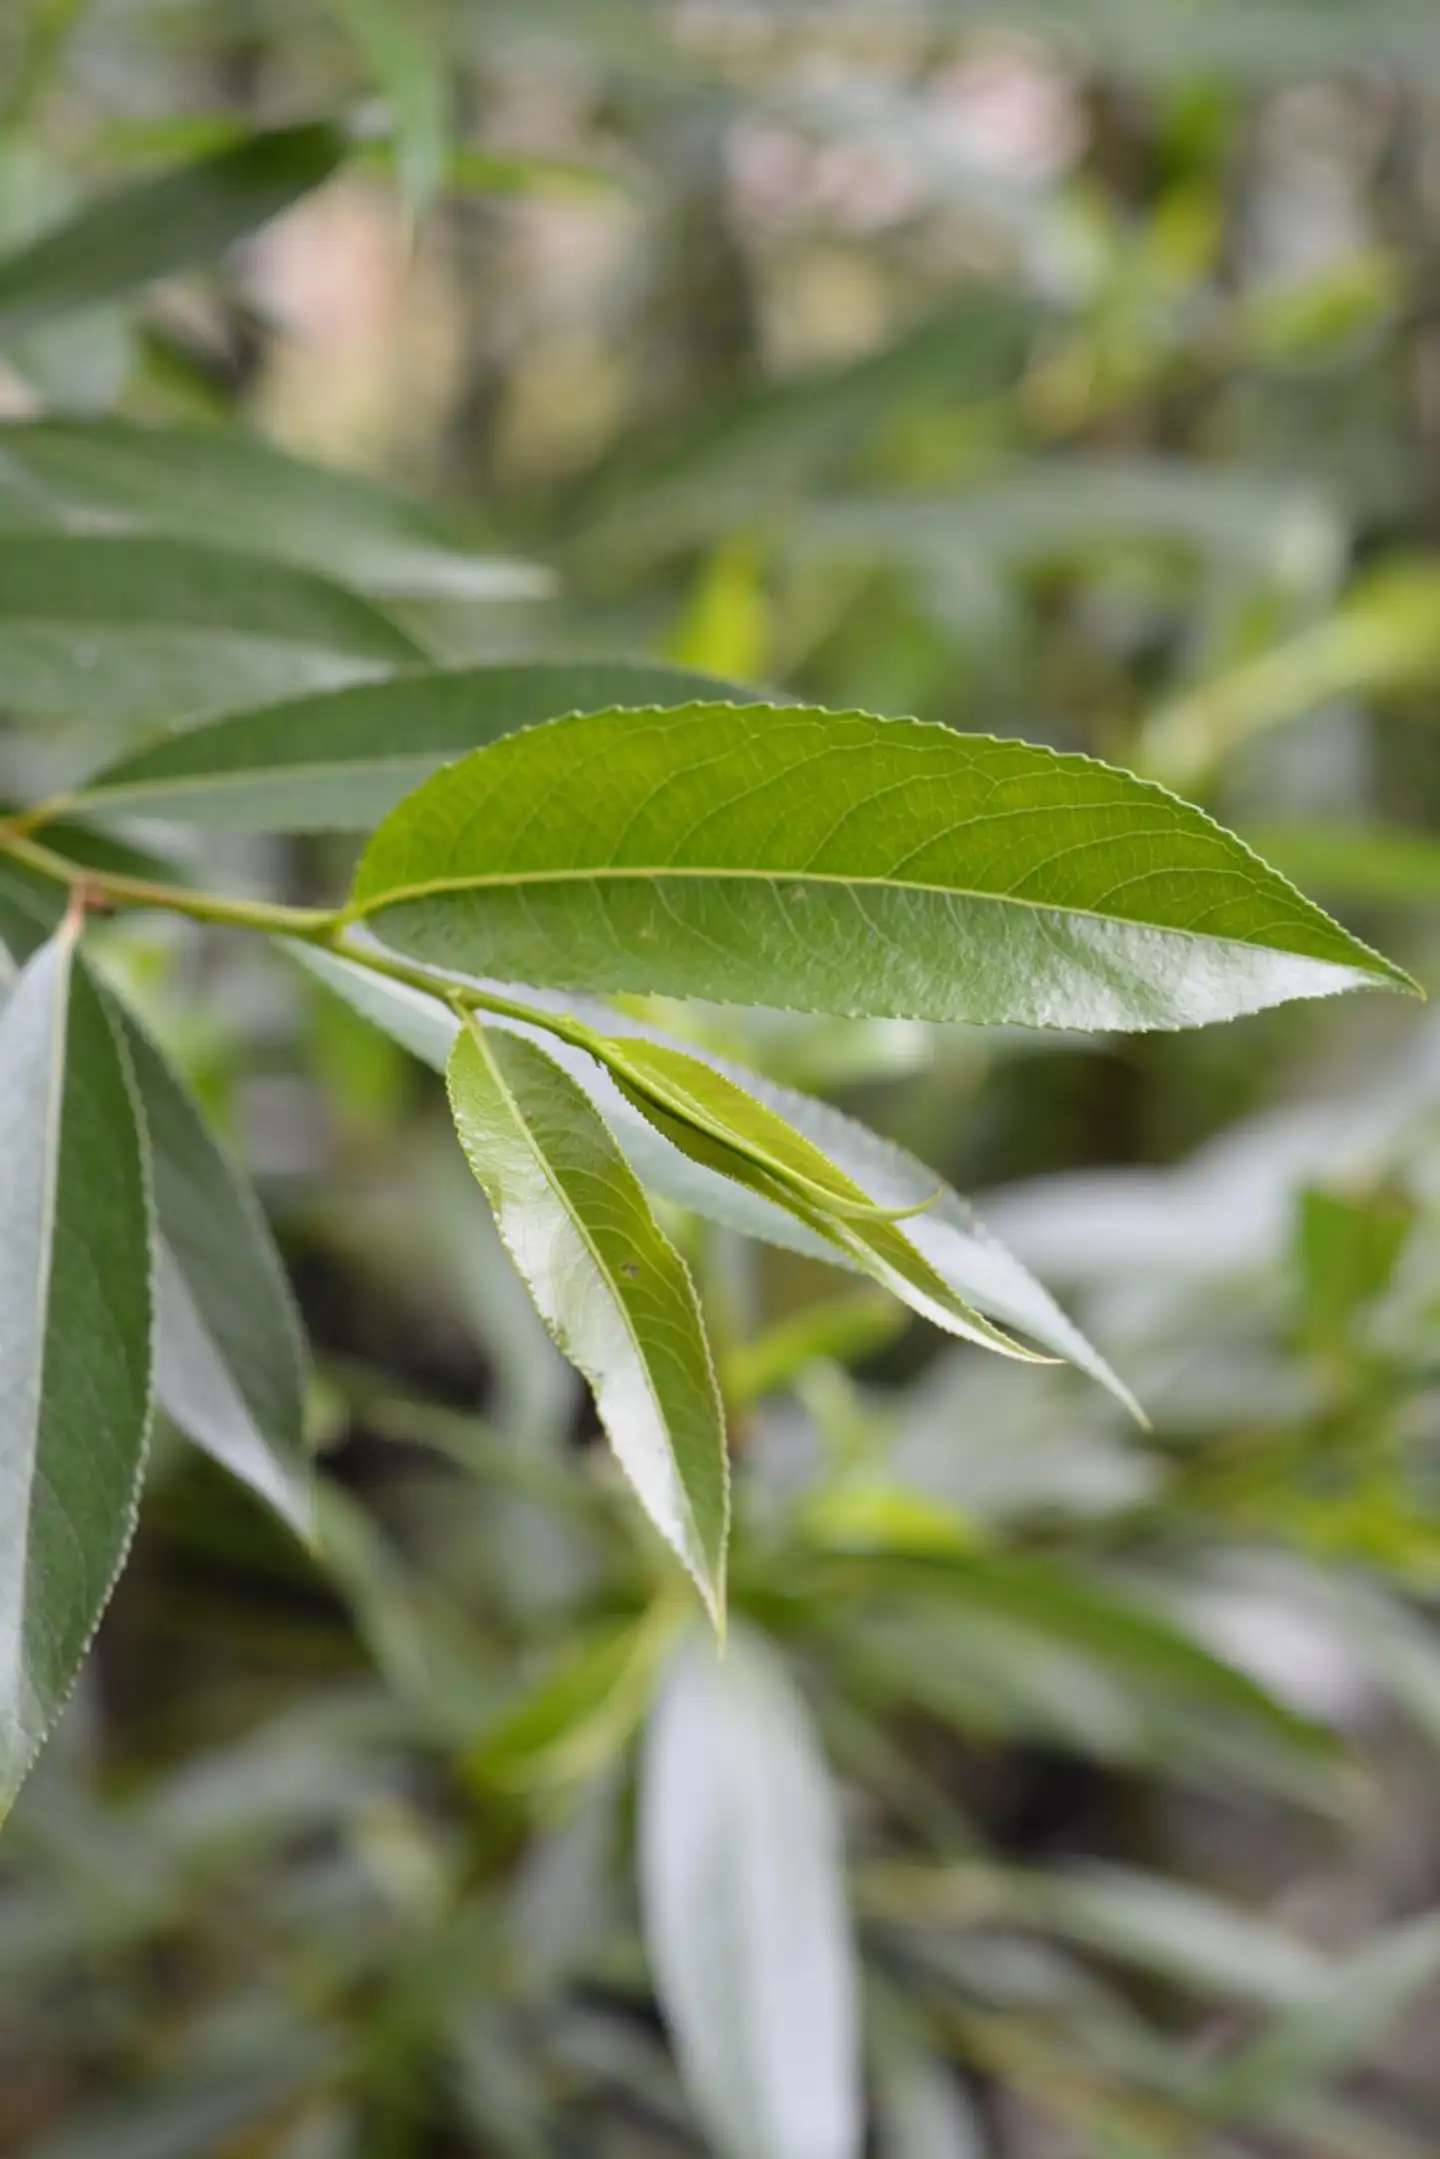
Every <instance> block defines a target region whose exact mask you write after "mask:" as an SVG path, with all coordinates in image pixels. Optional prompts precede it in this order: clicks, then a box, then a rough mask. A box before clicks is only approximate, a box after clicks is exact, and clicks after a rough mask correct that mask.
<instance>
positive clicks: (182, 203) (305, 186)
mask: <svg viewBox="0 0 1440 2159" xmlns="http://www.w3.org/2000/svg"><path fill="white" fill-rule="evenodd" d="M344 148H345V143H344V138H343V136H342V135H341V134H340V132H339V130H338V129H336V128H333V127H330V126H328V125H327V124H325V123H324V122H315V123H310V124H306V125H303V126H300V127H288V128H276V129H274V130H273V131H271V132H270V133H268V134H262V135H252V136H250V137H248V138H247V139H246V140H245V141H243V142H240V143H236V144H234V145H232V146H231V147H229V148H226V149H224V150H221V151H220V152H219V153H218V154H217V155H215V156H214V157H207V158H201V159H199V160H198V161H197V162H196V163H195V164H193V165H188V166H185V167H183V168H181V169H180V170H178V171H175V172H169V173H164V174H162V175H161V176H160V178H158V179H155V180H144V181H141V182H139V183H138V184H137V185H134V186H131V187H127V188H121V189H119V190H117V191H116V192H115V193H113V194H111V195H107V196H104V197H102V198H101V199H100V200H99V201H97V202H95V203H93V204H91V205H90V206H88V207H87V208H85V209H83V210H81V211H79V212H78V213H77V215H76V216H75V217H74V218H72V219H71V220H70V221H69V222H68V223H67V224H64V225H62V226H60V227H59V228H58V229H57V230H55V231H53V232H47V233H43V234H42V235H41V236H40V237H39V238H38V239H36V240H33V241H32V242H31V243H30V245H29V246H28V247H25V248H22V249H21V250H20V251H19V252H18V253H16V254H13V255H11V256H9V257H7V258H6V259H5V260H3V261H0V337H9V336H12V335H14V334H15V333H16V332H17V331H20V330H27V329H30V328H32V327H33V326H34V325H35V324H36V323H41V322H47V321H49V320H50V319H51V318H52V317H54V316H56V315H63V314H67V313H69V311H70V310H71V309H73V308H82V307H92V306H93V305H94V304H95V303H96V302H97V301H100V300H113V299H115V298H117V297H118V296H119V295H120V294H122V293H126V292H132V291H133V290H134V289H135V287H136V286H138V285H144V284H148V283H149V281H150V280H151V279H152V278H156V277H170V276H173V275H174V274H175V272H177V271H179V270H188V269H191V268H192V267H193V266H194V265H195V264H196V263H200V262H206V261H209V260H211V259H212V258H213V257H214V256H216V255H219V254H221V253H223V251H224V250H225V249H226V248H227V247H229V246H230V245H231V244H232V243H233V242H234V241H236V240H239V239H243V238H244V236H245V234H246V233H249V232H253V231H255V229H256V227H257V226H260V225H263V224H265V223H267V222H268V220H269V219H270V218H272V217H274V216H275V214H276V213H277V211H280V210H283V209H285V208H286V207H287V206H288V205H289V204H290V203H292V202H294V201H296V200H297V199H298V197H300V196H301V195H306V194H308V193H309V192H310V190H311V189H312V188H315V187H318V186H319V185H320V183H321V181H322V180H326V179H328V178H329V176H330V174H331V173H332V172H333V171H334V169H335V167H336V165H337V164H338V163H339V162H340V159H341V157H342V155H343V154H344Z"/></svg>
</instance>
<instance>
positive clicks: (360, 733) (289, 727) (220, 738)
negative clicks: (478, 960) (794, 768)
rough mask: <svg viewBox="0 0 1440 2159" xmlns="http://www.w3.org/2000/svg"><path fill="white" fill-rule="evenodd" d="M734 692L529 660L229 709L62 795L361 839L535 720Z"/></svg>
mask: <svg viewBox="0 0 1440 2159" xmlns="http://www.w3.org/2000/svg"><path fill="white" fill-rule="evenodd" d="M716 693H723V694H724V695H725V696H726V697H734V698H737V699H739V698H743V697H744V695H745V692H744V691H743V690H732V689H731V688H730V687H729V686H728V685H727V684H721V683H716V682H713V681H710V680H709V679H708V678H707V677H705V676H702V675H693V674H690V673H689V672H687V671H686V670H685V669H683V668H678V667H646V666H637V665H631V664H629V663H627V662H624V661H612V660H590V661H584V660H574V661H563V662H553V663H552V662H548V661H530V662H523V663H516V664H514V665H508V666H498V667H496V666H487V667H467V668H462V669H458V670H453V671H441V670H436V671H434V672H430V673H425V674H407V675H405V676H403V677H401V678H400V679H399V680H396V681H393V682H375V683H365V684H362V685H359V686H357V687H355V688H352V689H345V690H339V691H333V692H329V693H327V694H325V695H322V696H319V697H304V698H296V699H293V700H290V701H288V702H286V703H284V704H280V705H272V706H268V707H264V708H262V709H260V710H259V711H254V712H235V713H229V714H227V715H226V716H225V717H224V718H222V719H218V720H212V721H210V722H209V723H208V724H207V725H205V726H203V727H196V728H190V729H187V730H186V731H185V732H183V733H181V734H177V735H171V736H169V737H167V738H166V739H165V740H163V741H160V742H156V743H152V744H150V745H148V746H147V747H146V748H144V749H141V750H138V751H136V752H135V753H134V754H133V755H130V756H127V757H122V758H121V759H120V760H119V761H118V762H117V763H115V764H112V765H108V766H107V767H106V768H105V769H104V770H103V771H101V772H98V773H96V774H95V775H94V777H93V778H92V779H90V780H87V781H86V782H85V783H84V785H83V786H81V787H80V788H79V789H78V790H77V792H76V797H75V799H76V801H77V802H79V803H83V804H84V806H85V808H86V809H87V810H88V811H89V812H90V813H91V814H92V815H97V816H98V815H100V814H101V813H102V812H105V811H109V810H114V811H116V812H121V813H123V814H124V815H125V816H127V817H129V816H143V817H172V818H177V819H183V820H184V821H185V822H187V823H190V824H203V825H226V826H231V827H239V828H241V829H252V828H260V829H263V830H265V831H270V832H304V831H319V830H331V831H365V830H368V828H369V827H370V826H371V825H373V824H375V823H376V822H377V821H378V820H379V819H380V818H382V817H383V816H384V815H385V814H386V812H387V811H388V810H391V809H393V808H394V806H395V804H396V803H397V802H400V801H402V800H403V799H404V797H405V796H406V795H407V794H408V793H409V792H410V791H411V789H412V788H414V787H418V786H419V784H420V783H421V781H422V780H424V779H426V778H428V777H429V775H430V774H431V773H432V772H434V771H435V770H436V769H437V767H438V766H440V765H442V764H444V763H446V762H447V761H448V760H450V759H451V758H454V757H456V756H458V755H459V754H460V753H461V752H463V751H465V750H470V749H474V748H476V747H477V746H478V745H480V744H483V743H488V742H494V741H497V740H499V738H500V737H501V736H503V735H508V734H512V733H514V732H515V730H516V729H518V728H522V727H529V726H532V725H533V724H534V723H535V722H536V721H537V720H551V719H558V718H559V717H561V716H562V715H563V714H565V713H570V712H582V711H595V710H596V709H599V708H603V707H607V706H611V705H616V704H626V703H630V702H639V703H643V704H647V705H665V704H672V703H673V704H686V703H689V702H690V700H691V699H692V698H694V697H696V696H697V695H703V696H709V695H713V694H716Z"/></svg>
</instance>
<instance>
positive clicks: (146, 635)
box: [0, 533, 425, 721]
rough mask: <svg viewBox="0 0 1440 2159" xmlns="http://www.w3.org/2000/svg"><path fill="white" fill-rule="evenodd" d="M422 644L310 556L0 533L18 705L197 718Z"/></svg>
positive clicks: (3, 672) (415, 654) (394, 660)
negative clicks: (288, 563) (305, 559)
mask: <svg viewBox="0 0 1440 2159" xmlns="http://www.w3.org/2000/svg"><path fill="white" fill-rule="evenodd" d="M424 657H425V655H424V654H423V653H422V652H421V650H420V648H419V647H418V646H417V645H415V644H413V643H412V642H411V640H410V639H409V638H408V637H407V636H405V634H404V633H403V632H402V631H401V630H399V629H397V628H396V626H395V625H394V624H393V623H392V622H390V621H388V620H387V619H386V617H385V616H384V615H382V614H380V613H379V612H378V611H377V610H376V609H375V608H373V607H371V606H370V605H369V604H368V603H367V602H366V601H364V600H361V599H358V598H357V597H356V596H355V595H354V594H353V593H349V592H345V591H342V590H341V588H340V587H339V586H338V585H332V584H330V583H328V582H327V581H326V580H324V579H323V578H319V577H316V576H314V575H312V574H311V573H310V572H308V571H305V570H295V569H289V568H287V567H285V566H284V565H283V564H280V563H268V562H260V561H257V560H256V559H254V558H253V557H251V556H247V555H235V554H226V553H223V552H222V551H221V550H220V549H218V548H207V547H199V546H195V545H193V544H188V543H182V542H180V541H178V540H152V539H125V538H99V537H95V536H91V535H86V536H84V537H80V536H72V535H60V534H49V533H46V534H26V535H24V536H20V535H17V534H15V533H0V681H3V683H4V696H5V703H6V705H7V707H8V708H9V709H10V710H11V711H14V712H20V713H25V714H33V715H38V716H40V717H43V718H54V717H59V718H67V719H82V720H100V721H127V720H161V719H178V718H180V717H182V716H185V717H191V718H193V717H196V716H198V715H200V714H205V713H210V712H215V711H217V710H220V709H222V708H224V707H226V706H234V705H236V704H243V703H246V702H248V701H256V702H258V701H260V700H262V699H267V698H275V697H281V696H285V695H293V694H295V693H297V692H299V691H301V690H319V689H326V688H329V687H331V686H332V685H334V684H337V683H341V682H353V681H355V680H357V679H358V678H360V677H363V676H373V675H385V674H390V673H393V671H394V670H395V669H396V668H398V667H404V666H407V665H414V664H415V663H416V662H417V661H420V660H423V658H424Z"/></svg>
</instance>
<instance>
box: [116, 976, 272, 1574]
mask: <svg viewBox="0 0 1440 2159" xmlns="http://www.w3.org/2000/svg"><path fill="white" fill-rule="evenodd" d="M117 1017H118V1018H119V1020H120V1025H121V1028H122V1031H123V1033H124V1036H125V1041H126V1046H127V1048H128V1050H129V1054H130V1061H131V1065H132V1068H133V1070H134V1074H135V1081H136V1086H137V1088H138V1090H139V1095H140V1102H141V1106H142V1108H143V1111H144V1117H145V1125H146V1128H147V1131H148V1134H149V1141H150V1162H151V1175H152V1178H153V1181H154V1192H155V1218H156V1227H157V1230H158V1232H159V1242H158V1247H157V1275H156V1293H157V1322H156V1347H155V1390H156V1394H157V1397H158V1399H159V1402H160V1406H161V1407H162V1408H163V1409H164V1410H165V1411H166V1412H167V1414H168V1415H169V1416H171V1417H172V1418H173V1419H174V1421H175V1422H176V1424H178V1425H179V1426H180V1427H181V1429H182V1430H183V1431H185V1432H187V1433H188V1434H189V1435H190V1437H191V1438H192V1439H194V1440H196V1441H198V1443H199V1444H200V1445H201V1446H202V1447H204V1448H205V1450H206V1452H207V1453H209V1454H212V1455H213V1456H214V1457H215V1459H216V1461H218V1462H221V1463H223V1465H224V1466H225V1468H226V1469H228V1470H230V1471H231V1473H232V1474H233V1475H234V1476H236V1477H238V1478H240V1480H241V1482H242V1483H244V1484H248V1485H249V1486H250V1488H251V1489H252V1491H255V1492H257V1493H258V1494H259V1496H260V1497H261V1498H262V1499H264V1500H266V1501H268V1503H269V1504H270V1505H271V1506H273V1507H274V1508H276V1510H277V1511H278V1512H279V1513H280V1514H282V1515H283V1516H284V1517H285V1519H286V1520H287V1521H288V1522H290V1523H291V1524H292V1525H293V1527H294V1528H295V1529H297V1530H298V1531H299V1532H300V1534H301V1535H302V1536H306V1535H308V1534H309V1531H310V1510H311V1494H310V1469H309V1461H308V1458H307V1455H306V1452H305V1438H304V1409H305V1395H304V1361H303V1360H304V1352H303V1348H302V1343H301V1334H300V1322H299V1316H298V1314H297V1313H296V1311H295V1308H294V1304H293V1303H292V1301H291V1297H290V1292H289V1289H288V1286H287V1284H286V1281H285V1274H284V1270H283V1268H282V1266H281V1263H280V1258H279V1255H278V1253H277V1252H276V1250H275V1247H274V1244H273V1242H272V1240H271V1236H270V1231H269V1228H268V1226H267V1225H266V1221H265V1217H264V1215H263V1214H262V1213H261V1211H260V1204H259V1201H258V1200H257V1199H256V1197H255V1194H254V1191H253V1190H252V1188H251V1187H250V1185H249V1183H248V1182H247V1181H246V1180H245V1179H244V1178H243V1177H242V1176H241V1174H240V1172H239V1171H238V1170H237V1169H236V1168H235V1167H234V1166H233V1165H232V1164H231V1163H230V1162H229V1161H227V1159H226V1157H225V1155H224V1154H223V1153H222V1151H221V1149H220V1147H219V1146H218V1144H217V1142H216V1141H215V1139H214V1137H213V1136H212V1134H211V1133H210V1132H209V1130H208V1129H207V1127H206V1124H205V1119H204V1116H203V1114H202V1112H201V1110H200V1106H199V1104H198V1103H197V1102H196V1101H195V1100H194V1098H193V1096H192V1095H191V1094H190V1091H189V1089H188V1088H187V1087H186V1086H185V1084H184V1082H183V1080H181V1078H180V1077H179V1075H178V1074H177V1073H176V1072H175V1071H174V1070H172V1068H171V1066H170V1065H169V1064H168V1062H167V1061H166V1059H165V1058H164V1056H163V1055H162V1054H161V1052H160V1050H159V1049H157V1047H156V1046H155V1044H154V1043H153V1042H152V1041H151V1040H150V1038H149V1036H148V1035H147V1034H146V1033H145V1031H144V1029H143V1028H142V1027H141V1026H140V1025H139V1023H138V1021H136V1020H134V1019H132V1018H131V1017H130V1016H129V1014H126V1013H117Z"/></svg>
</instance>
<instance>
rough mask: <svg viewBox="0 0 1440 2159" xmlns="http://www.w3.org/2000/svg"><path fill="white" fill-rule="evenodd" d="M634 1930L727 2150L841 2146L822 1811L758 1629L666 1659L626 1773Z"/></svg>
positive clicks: (717, 2138) (838, 2003) (800, 1733)
mask: <svg viewBox="0 0 1440 2159" xmlns="http://www.w3.org/2000/svg"><path fill="white" fill-rule="evenodd" d="M640 1810H641V1820H640V1886H641V1895H642V1903H643V1910H644V1920H645V1937H646V1943H647V1947H648V1949H649V1953H650V1959H651V1964H652V1967H653V1969H654V1973H655V1981H656V1986H657V1989H658V1992H659V1995H660V2002H661V2006H662V2008H663V2010H664V2012H665V2017H666V2021H667V2023H668V2024H669V2026H670V2029H671V2032H672V2034H673V2036H674V2039H675V2043H676V2047H677V2050H678V2052H679V2057H680V2063H681V2068H682V2070H683V2073H684V2076H685V2080H686V2083H687V2084H688V2086H689V2088H690V2092H691V2095H692V2097H693V2099H694V2101H695V2105H696V2108H697V2111H698V2112H699V2114H700V2117H701V2119H702V2121H703V2123H704V2125H705V2127H706V2130H707V2131H708V2133H709V2135H710V2138H711V2140H712V2141H713V2143H714V2145H715V2148H716V2150H717V2151H718V2152H723V2153H724V2154H726V2155H727V2159H858V2153H859V2151H860V2145H861V2140H862V2136H863V2127H862V2120H861V2105H860V2092H859V2062H858V2051H859V2046H858V2034H857V2030H856V2000H855V1995H856V1979H855V1971H854V1951H853V1948H852V1944H851V1939H850V1927H849V1922H848V1919H847V1916H846V1911H845V1895H844V1886H843V1881H842V1877H841V1872H840V1825H839V1821H838V1819H837V1816H836V1810H835V1802H834V1798H833V1795H832V1792H831V1788H830V1784H829V1779H828V1776H827V1773H826V1769H825V1765H824V1762H823V1760H822V1759H821V1757H820V1754H819V1751H818V1749H817V1747H816V1744H815V1741H814V1739H813V1738H812V1736H811V1732H810V1723H809V1717H808V1715H807V1712H806V1708H805V1704H804V1702H803V1700H802V1699H801V1698H800V1696H799V1695H798V1694H797V1693H796V1692H795V1691H794V1689H793V1687H792V1686H791V1684H790V1682H789V1679H788V1678H787V1676H786V1674H785V1672H784V1669H783V1667H782V1666H781V1664H780V1663H779V1661H778V1659H777V1658H776V1657H775V1655H774V1653H773V1652H772V1651H771V1650H770V1649H769V1648H768V1647H767V1646H766V1645H765V1643H764V1642H763V1641H762V1640H761V1639H760V1638H759V1637H756V1636H753V1635H751V1634H750V1633H748V1632H743V1633H741V1634H739V1635H738V1636H736V1637H735V1638H734V1639H733V1640H732V1641H731V1643H730V1644H729V1646H728V1648H727V1650H726V1653H725V1655H724V1657H723V1659H717V1657H716V1655H715V1653H714V1651H713V1650H712V1649H711V1648H710V1646H709V1644H707V1643H704V1642H701V1641H699V1640H695V1639H692V1640H691V1641H689V1642H687V1643H685V1644H684V1645H682V1647H681V1649H680V1650H679V1652H678V1653H677V1655H676V1657H675V1660H674V1663H673V1664H672V1666H671V1669H670V1672H669V1674H668V1677H667V1679H666V1681H665V1684H664V1687H663V1689H662V1692H661V1695H660V1699H659V1702H658V1704H657V1706H656V1709H655V1713H654V1716H653V1718H652V1721H651V1726H650V1731H649V1734H648V1736H647V1741H646V1747H645V1758H644V1769H643V1777H642V1785H641V1801H640Z"/></svg>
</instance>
